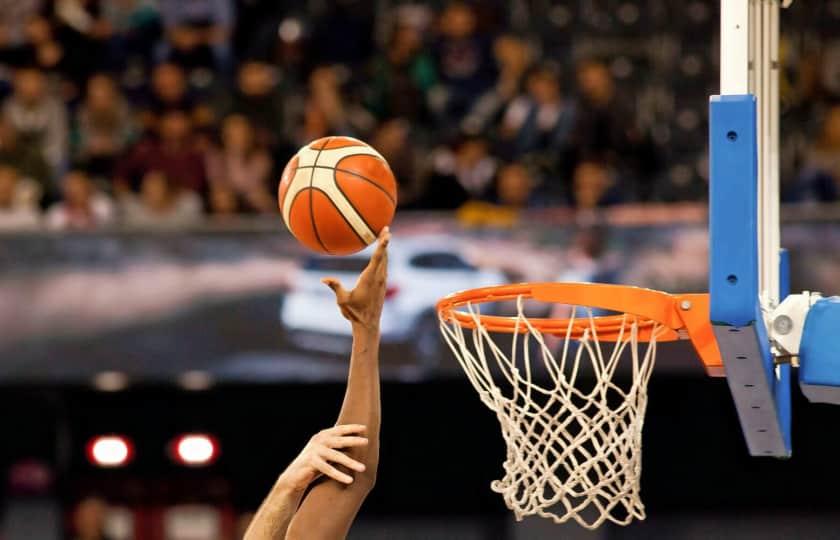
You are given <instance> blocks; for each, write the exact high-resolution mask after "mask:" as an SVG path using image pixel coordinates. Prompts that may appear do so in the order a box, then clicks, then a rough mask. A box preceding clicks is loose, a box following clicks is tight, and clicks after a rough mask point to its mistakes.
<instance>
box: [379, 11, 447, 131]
mask: <svg viewBox="0 0 840 540" xmlns="http://www.w3.org/2000/svg"><path fill="white" fill-rule="evenodd" d="M436 82H437V74H436V71H435V65H434V61H433V58H432V57H431V55H430V54H429V53H428V52H426V51H424V50H423V36H422V35H421V33H420V31H419V29H418V28H416V27H415V26H410V25H401V26H397V27H396V28H395V29H394V32H393V34H392V35H391V39H390V42H389V44H388V46H387V47H386V48H385V50H384V51H383V52H382V53H381V54H380V55H379V56H377V57H376V58H375V59H374V61H373V64H372V66H371V75H370V80H369V82H368V85H367V90H366V97H365V102H366V105H367V107H368V108H369V109H370V110H371V111H372V112H373V113H374V114H375V115H376V116H377V117H378V118H379V119H380V120H381V119H386V118H393V117H401V118H406V119H409V120H412V121H417V120H424V119H425V114H426V102H427V96H428V92H429V91H430V90H431V88H432V87H433V86H434V85H435V83H436Z"/></svg>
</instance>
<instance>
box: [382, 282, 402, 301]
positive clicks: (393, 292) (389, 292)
mask: <svg viewBox="0 0 840 540" xmlns="http://www.w3.org/2000/svg"><path fill="white" fill-rule="evenodd" d="M399 292H400V288H399V287H398V286H396V285H388V287H387V288H386V289H385V298H386V299H387V298H393V297H394V296H397V294H398V293H399Z"/></svg>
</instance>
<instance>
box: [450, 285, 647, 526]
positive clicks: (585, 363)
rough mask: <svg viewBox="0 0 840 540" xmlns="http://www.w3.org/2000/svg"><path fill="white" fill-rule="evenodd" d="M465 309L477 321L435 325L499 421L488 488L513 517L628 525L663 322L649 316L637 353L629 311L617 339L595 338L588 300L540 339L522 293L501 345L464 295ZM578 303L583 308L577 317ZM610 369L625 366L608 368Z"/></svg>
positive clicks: (638, 508)
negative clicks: (501, 446) (497, 472)
mask: <svg viewBox="0 0 840 540" xmlns="http://www.w3.org/2000/svg"><path fill="white" fill-rule="evenodd" d="M464 311H465V312H466V313H467V314H468V315H469V316H470V318H471V319H472V321H473V322H474V323H475V326H476V329H475V330H469V329H464V328H462V326H461V325H459V324H458V323H457V322H455V321H451V320H447V318H446V317H441V331H442V333H443V336H444V339H445V340H446V342H447V343H448V344H449V346H450V348H451V349H452V351H453V352H454V354H455V356H456V357H457V359H458V361H459V362H460V364H461V366H462V367H463V368H464V372H465V373H466V374H467V377H468V378H469V380H470V382H471V383H472V385H473V386H474V387H475V389H476V390H477V391H478V393H479V395H480V397H481V400H482V402H483V403H484V404H485V405H487V406H488V407H489V408H490V409H491V410H493V411H494V412H495V413H496V417H497V418H498V420H499V423H500V424H501V428H502V435H503V437H504V440H505V443H506V447H507V452H506V458H505V461H504V464H503V467H504V472H505V475H504V477H503V478H502V479H501V480H497V481H495V482H493V483H492V484H491V488H492V489H493V491H496V492H498V493H500V494H501V495H502V497H503V498H504V500H505V504H506V505H507V507H508V508H509V509H511V510H512V511H513V512H514V514H515V516H516V519H517V520H521V519H522V518H523V517H525V516H530V515H537V516H541V517H544V518H550V519H552V520H554V521H555V522H557V523H563V522H566V521H569V520H572V519H573V520H575V521H577V522H578V523H579V524H581V525H582V526H584V527H586V528H589V529H594V528H596V527H598V526H600V525H601V524H602V523H604V521H607V520H609V521H612V522H614V523H617V524H620V525H627V524H629V523H630V522H631V521H632V520H633V519H644V518H645V508H644V505H643V504H642V501H641V498H640V489H639V487H640V486H639V480H640V476H641V470H642V461H641V460H642V425H643V423H644V416H645V407H646V405H647V384H648V380H649V378H650V375H651V372H652V370H653V365H654V361H655V358H656V336H657V335H659V334H660V332H661V330H662V329H663V328H664V327H662V326H660V325H658V324H655V325H654V327H653V330H652V333H651V337H650V340H649V342H648V344H647V347H646V349H645V350H644V351H642V352H641V354H640V350H639V348H640V344H641V342H640V341H639V339H638V331H639V324H638V322H637V320H636V318H635V317H633V316H631V315H624V317H623V318H622V320H621V325H620V329H618V330H617V338H616V339H615V341H614V342H611V343H603V344H602V343H601V342H599V341H598V332H597V328H596V324H595V319H594V318H593V315H592V312H591V310H589V309H588V308H572V309H571V316H570V319H569V325H568V328H567V330H566V335H565V336H563V335H561V336H558V337H559V341H558V342H557V343H547V341H551V340H547V339H546V337H545V336H543V335H542V334H541V332H540V331H539V330H538V329H536V328H534V327H533V326H532V324H531V323H530V322H529V320H528V318H527V316H525V314H524V313H523V299H522V298H521V297H520V298H519V299H518V301H517V311H518V315H517V321H516V330H517V331H516V332H514V333H513V334H512V338H510V339H512V347H511V349H510V354H507V353H505V352H504V351H503V350H502V348H501V347H500V346H499V345H498V344H497V343H496V341H495V340H494V337H493V336H492V335H491V334H490V333H489V332H488V331H487V330H486V329H485V328H484V327H483V326H482V324H481V319H480V315H479V312H478V311H477V309H476V308H475V307H474V306H471V305H468V306H467V307H466V308H464ZM579 311H582V312H585V313H586V318H584V317H578V318H577V319H578V320H575V318H576V313H577V312H579ZM587 319H588V324H586V325H585V328H584V329H583V331H582V333H581V332H580V325H581V323H582V322H584V321H586V320H587ZM575 326H577V330H576V331H575V330H574V328H575ZM575 332H577V333H575ZM575 335H577V336H579V337H577V338H575V337H574V336H575ZM552 349H556V352H553V351H552ZM620 365H622V367H621V368H620V369H619V366H620ZM617 371H621V372H622V375H621V376H620V377H617V378H614V376H615V375H616V373H617ZM625 379H626V383H622V382H620V381H624V380H625Z"/></svg>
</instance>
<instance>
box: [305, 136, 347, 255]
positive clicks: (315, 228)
mask: <svg viewBox="0 0 840 540" xmlns="http://www.w3.org/2000/svg"><path fill="white" fill-rule="evenodd" d="M329 142H330V137H327V140H326V141H325V142H324V144H323V145H321V148H320V149H319V150H318V153H317V154H315V161H314V163H313V164H312V172H311V173H310V175H309V189H310V190H312V189H313V183H314V181H315V168H316V167H317V165H318V158H319V157H321V152H322V151H323V148H324V146H326V145H327V144H329ZM327 198H329V195H327ZM330 202H332V201H330ZM339 213H341V211H339ZM309 218H310V219H311V220H312V230H313V231H314V232H315V239H316V240H318V244H320V245H321V247H322V248H324V251H326V252H327V253H329V252H330V250H329V249H327V246H325V245H324V241H323V240H321V235H320V234H318V225H317V223H315V209H314V208H313V207H312V196H310V197H309Z"/></svg>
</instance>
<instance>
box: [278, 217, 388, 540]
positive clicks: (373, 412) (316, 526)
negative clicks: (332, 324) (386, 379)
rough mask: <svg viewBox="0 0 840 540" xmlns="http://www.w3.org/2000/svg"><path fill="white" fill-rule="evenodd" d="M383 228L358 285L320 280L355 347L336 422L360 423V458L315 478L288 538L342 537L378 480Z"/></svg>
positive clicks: (351, 452)
mask: <svg viewBox="0 0 840 540" xmlns="http://www.w3.org/2000/svg"><path fill="white" fill-rule="evenodd" d="M390 239H391V234H390V232H389V231H388V229H387V228H385V229H383V231H382V233H381V234H380V235H379V245H378V246H377V249H376V251H375V252H374V254H373V256H372V257H371V260H370V263H369V264H368V266H367V268H366V269H365V270H364V271H363V272H362V274H361V276H359V280H358V282H357V283H356V287H355V288H354V289H353V290H351V291H347V290H345V289H344V287H342V285H341V283H339V282H338V281H337V280H335V279H332V278H328V279H325V280H324V283H325V284H326V285H327V286H329V287H330V288H331V289H332V290H333V292H335V296H336V302H337V303H338V307H339V309H341V313H342V314H343V315H344V317H345V318H346V319H347V320H349V321H350V324H351V325H352V327H353V353H352V356H351V358H350V373H349V376H348V379H347V391H346V393H345V395H344V403H343V404H342V406H341V412H340V413H339V415H338V422H337V423H338V424H339V425H341V424H362V425H364V426H366V427H367V429H366V431H365V434H366V435H367V437H368V441H369V442H368V444H367V445H364V446H358V447H352V448H349V449H348V450H347V455H348V456H350V457H351V458H352V459H354V460H356V461H358V462H360V463H362V464H363V465H364V467H365V469H364V471H361V472H357V473H356V474H355V476H354V478H353V482H352V483H350V484H344V483H341V482H337V481H335V480H332V479H326V480H325V481H323V482H321V483H319V484H318V485H316V486H315V487H313V488H312V490H311V491H310V492H309V493H308V494H307V495H306V498H305V499H304V500H303V502H302V503H301V505H300V508H299V509H298V511H297V513H296V514H295V516H294V517H293V518H292V522H291V525H290V526H289V530H288V533H287V534H286V538H287V540H298V539H306V540H321V539H323V540H335V539H339V538H345V537H346V536H347V533H348V532H349V530H350V526H351V525H352V524H353V520H354V518H355V517H356V513H357V512H358V511H359V508H360V507H361V506H362V503H363V502H364V500H365V498H366V497H367V495H368V493H370V491H371V489H373V485H374V483H375V482H376V470H377V466H378V464H379V424H380V414H381V411H380V401H379V318H380V316H381V315H382V304H383V303H384V301H385V286H386V279H387V274H388V252H387V247H388V242H389V241H390Z"/></svg>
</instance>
